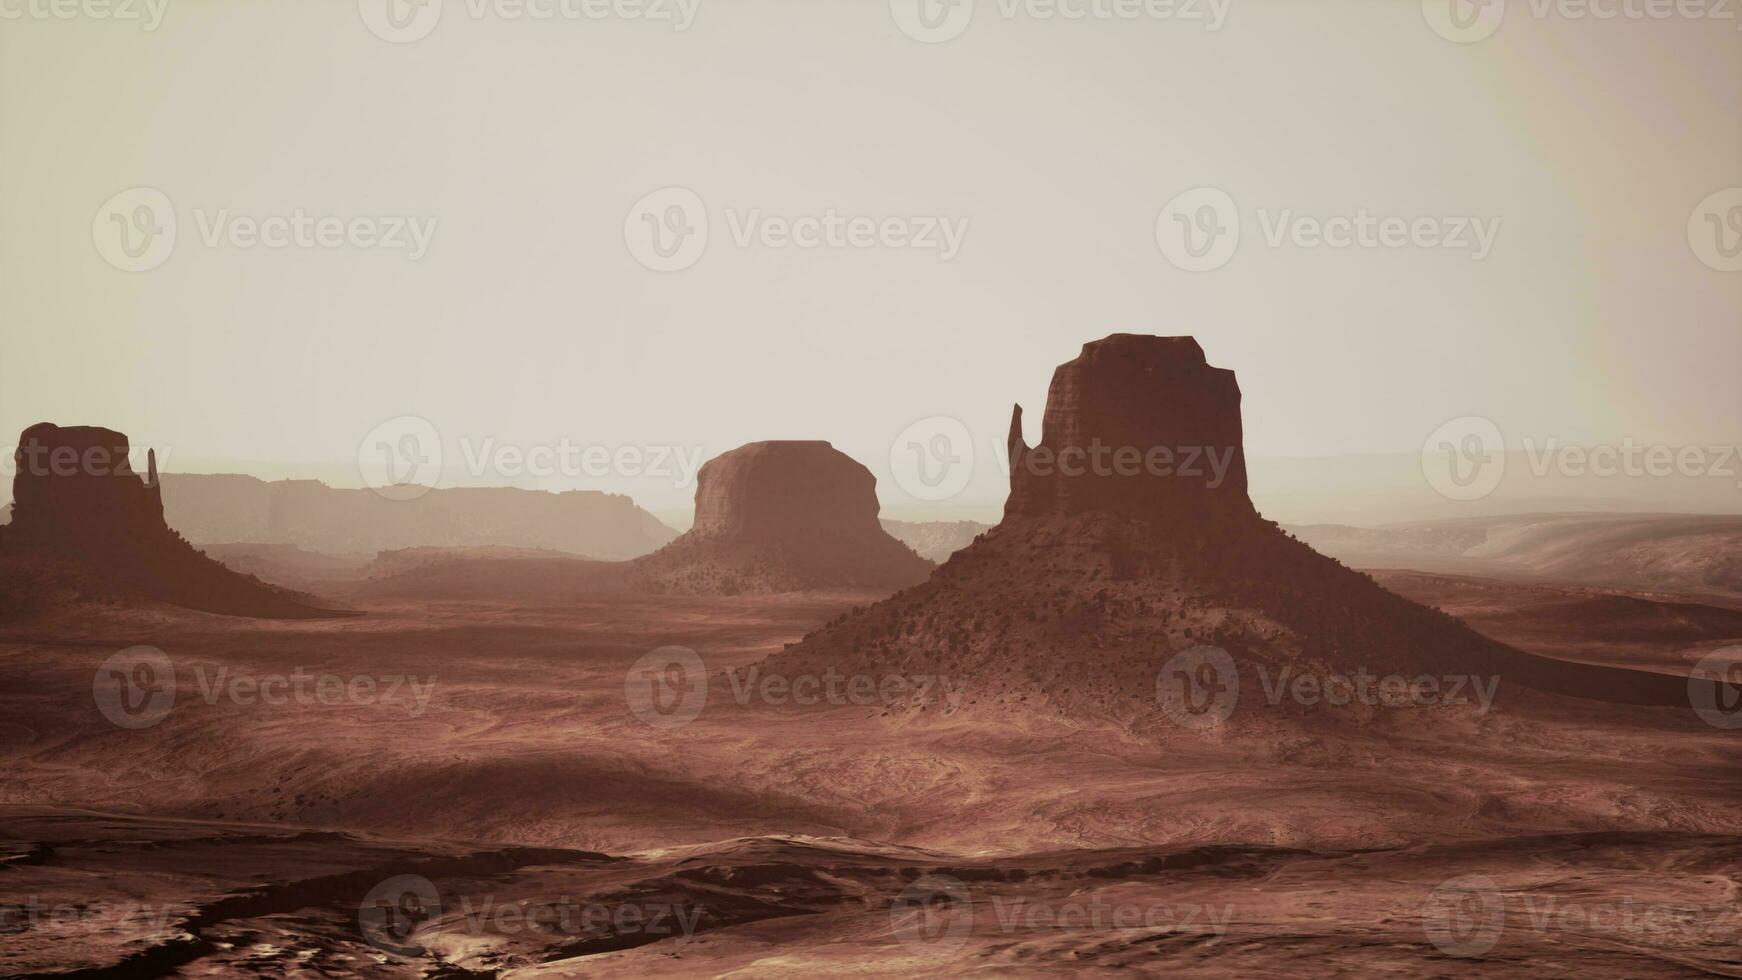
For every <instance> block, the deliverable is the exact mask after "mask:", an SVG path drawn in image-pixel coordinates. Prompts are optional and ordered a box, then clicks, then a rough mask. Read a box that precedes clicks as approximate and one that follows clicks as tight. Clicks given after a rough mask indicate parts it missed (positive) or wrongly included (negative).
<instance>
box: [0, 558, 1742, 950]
mask: <svg viewBox="0 0 1742 980" xmlns="http://www.w3.org/2000/svg"><path fill="white" fill-rule="evenodd" d="M1380 578H1381V581H1382V582H1384V583H1385V584H1386V585H1387V586H1388V587H1390V588H1393V589H1394V590H1396V591H1399V592H1403V593H1404V594H1406V595H1409V596H1410V597H1412V598H1416V599H1418V600H1419V601H1424V602H1428V603H1429V604H1433V605H1439V606H1441V607H1442V608H1444V609H1446V610H1447V611H1448V612H1452V613H1454V614H1457V615H1460V616H1463V617H1465V618H1466V619H1468V621H1470V622H1471V623H1472V625H1475V626H1476V627H1477V628H1478V629H1480V630H1483V631H1485V632H1488V633H1490V635H1493V636H1495V637H1496V638H1497V639H1501V640H1504V641H1506V642H1510V643H1513V644H1515V645H1518V646H1520V647H1522V648H1525V649H1530V650H1533V651H1535V652H1539V653H1543V654H1545V655H1549V656H1557V657H1562V658H1565V659H1577V660H1586V661H1590V662H1606V663H1615V664H1624V665H1627V666H1631V667H1635V668H1637V669H1642V670H1664V671H1668V670H1675V669H1676V668H1677V667H1680V668H1681V669H1683V670H1685V669H1686V665H1687V664H1689V663H1692V662H1693V661H1694V660H1697V659H1698V658H1699V656H1701V655H1703V653H1705V652H1709V651H1710V650H1712V649H1717V648H1719V647H1721V646H1723V645H1725V644H1726V643H1727V642H1731V641H1735V640H1738V639H1742V623H1739V621H1738V617H1739V615H1742V614H1738V613H1737V612H1736V611H1735V610H1733V609H1725V608H1721V607H1719V606H1713V605H1709V604H1707V603H1702V602H1689V601H1685V600H1683V599H1680V598H1677V597H1666V596H1658V595H1651V596H1646V595H1637V594H1622V593H1616V592H1613V591H1604V592H1593V591H1590V590H1560V591H1556V590H1553V589H1548V588H1546V587H1542V586H1523V585H1516V584H1512V585H1508V584H1502V583H1497V582H1489V581H1480V580H1470V579H1454V578H1448V577H1443V576H1425V575H1419V574H1415V573H1382V574H1381V575H1380ZM874 598H876V597H873V596H805V597H771V598H745V597H740V598H730V599H725V598H722V599H694V598H638V599H629V598H625V597H621V596H618V597H611V598H609V599H602V600H600V601H598V602H586V601H580V602H569V603H562V604H550V605H544V604H532V603H509V602H495V601H493V602H459V601H455V602H429V601H422V602H420V601H412V600H405V601H394V602H377V603H370V604H368V605H367V606H366V607H365V609H364V611H365V612H366V615H364V616H360V617H356V618H348V619H333V620H320V621H302V622H268V621H250V620H238V619H230V618H226V617H219V616H207V615H202V614H196V613H188V612H183V611H177V610H170V609H166V608H153V609H129V608H120V607H95V606H93V607H84V608H81V609H78V610H76V611H69V612H66V613H62V614H56V615H55V616H54V617H51V618H49V619H45V620H36V621H33V622H29V623H25V624H14V625H11V626H9V627H6V628H5V629H4V630H0V671H3V672H4V676H5V677H6V679H7V683H6V685H5V687H4V689H3V690H0V752H4V755H5V761H6V772H7V776H6V779H5V781H4V788H3V790H0V792H3V793H4V798H3V802H4V804H5V807H4V809H3V810H0V848H3V850H0V853H3V854H4V855H5V858H6V859H5V861H4V863H0V915H5V916H8V918H6V919H0V930H3V934H5V935H6V940H5V941H4V942H0V973H9V972H19V973H30V972H33V971H41V972H60V971H67V970H72V969H80V968H84V969H92V970H97V971H104V970H110V971H115V970H119V971H123V972H121V973H114V974H113V975H157V976H170V975H190V976H191V975H206V974H212V975H216V974H221V973H233V972H237V971H254V972H259V973H262V974H272V975H285V974H286V973H289V974H290V975H310V976H314V975H323V974H334V975H338V974H343V973H350V972H356V971H360V970H372V971H378V972H380V973H381V974H383V975H418V974H420V973H427V974H429V975H447V976H464V975H498V974H501V975H522V974H524V975H540V974H541V971H544V972H548V974H549V975H553V976H555V975H577V974H580V975H625V976H630V975H648V974H659V973H673V974H702V975H714V974H730V973H733V972H735V971H741V972H742V973H743V975H746V976H751V975H755V976H765V975H771V974H781V973H792V974H795V975H796V974H800V973H806V974H808V973H814V972H816V971H818V970H823V969H827V970H840V971H858V972H864V973H869V974H904V973H914V972H921V973H939V972H975V971H983V972H987V973H994V974H998V975H1012V974H1033V975H1045V974H1051V973H1064V972H1077V971H1081V970H1085V969H1087V970H1091V971H1092V970H1094V969H1096V968H1105V969H1114V968H1126V969H1130V968H1136V969H1141V970H1144V971H1152V972H1166V973H1170V974H1174V975H1209V974H1228V973H1232V974H1238V975H1244V976H1257V975H1281V974H1284V973H1289V974H1298V973H1300V972H1301V971H1303V970H1312V971H1314V972H1315V973H1322V972H1335V971H1346V972H1356V971H1360V972H1363V973H1370V972H1377V973H1381V974H1396V975H1411V976H1416V975H1437V974H1443V975H1468V974H1471V973H1482V972H1489V973H1494V974H1512V973H1519V972H1526V971H1528V972H1530V973H1532V974H1535V975H1537V976H1561V975H1565V976H1589V975H1627V976H1659V975H1662V976H1681V975H1700V974H1705V975H1725V976H1742V906H1739V899H1742V895H1739V888H1742V780H1738V779H1736V773H1737V771H1738V769H1737V758H1736V749H1737V745H1738V743H1737V741H1736V739H1737V737H1738V733H1737V732H1736V731H1735V730H1724V729H1720V728H1717V727H1714V726H1712V725H1709V724H1705V723H1703V722H1702V721H1701V720H1700V719H1699V718H1698V717H1696V716H1695V714H1694V713H1693V712H1692V711H1691V710H1690V711H1680V712H1678V711H1669V710H1666V709H1643V708H1619V707H1613V706H1607V705H1598V704H1590V703H1586V702H1579V701H1574V700H1571V699H1560V698H1553V697H1542V698H1537V699H1532V700H1530V701H1528V703H1522V704H1521V703H1516V702H1514V703H1507V702H1497V703H1495V704H1494V706H1493V707H1492V708H1490V709H1489V710H1486V711H1481V710H1476V709H1475V708H1474V707H1473V706H1472V705H1468V704H1464V705H1443V704H1442V705H1434V706H1429V707H1419V706H1418V707H1400V708H1392V707H1380V708H1378V709H1377V710H1369V711H1366V712H1364V713H1359V714H1356V715H1350V714H1349V713H1347V712H1335V711H1332V710H1331V709H1328V708H1327V709H1324V711H1322V712H1320V711H1319V710H1318V709H1316V708H1312V707H1307V708H1302V707H1301V706H1299V705H1295V706H1293V707H1292V708H1289V709H1287V710H1283V709H1278V710H1276V711H1271V712H1267V711H1266V710H1265V707H1266V706H1264V705H1262V704H1259V705H1251V706H1248V708H1247V709H1245V710H1247V712H1248V714H1247V718H1248V721H1247V723H1246V724H1245V725H1243V726H1242V728H1241V729H1240V733H1239V734H1238V736H1225V735H1224V736H1218V735H1213V734H1207V733H1204V732H1199V731H1190V730H1185V729H1182V728H1178V727H1174V726H1171V725H1169V724H1167V723H1166V722H1165V721H1161V720H1156V721H1154V722H1153V723H1150V722H1147V721H1146V722H1145V724H1143V725H1139V726H1133V725H1132V724H1130V720H1129V719H1112V718H1108V719H1096V718H1082V717H1077V718H1070V719H1066V718H1052V717H1046V716H1044V715H1043V714H1028V715H1023V716H1000V715H997V714H994V713H993V712H991V711H990V710H988V709H987V708H986V706H984V705H977V704H976V703H975V701H974V684H973V682H974V679H973V678H956V679H939V681H940V683H941V686H940V687H938V688H936V689H935V690H934V691H933V692H932V693H933V695H934V696H932V697H931V698H930V699H929V701H928V703H926V705H925V707H924V708H918V707H914V706H913V705H912V702H911V699H909V700H904V701H902V702H901V703H896V702H895V701H892V700H885V699H884V698H882V697H877V698H873V699H860V700H863V701H865V702H866V703H852V700H851V699H843V700H845V701H846V703H840V704H835V703H829V701H828V700H827V699H824V700H823V701H822V702H821V703H818V704H815V705H810V706H795V705H792V704H790V703H774V702H779V701H780V700H781V698H779V697H775V696H771V695H767V694H766V693H764V692H765V691H766V690H767V689H765V688H760V687H758V688H747V687H744V686H743V685H742V683H741V682H740V683H738V684H734V683H733V682H732V681H731V680H730V679H729V677H728V676H727V675H726V674H723V673H722V672H723V671H727V670H729V669H730V668H735V667H744V666H747V665H752V664H754V663H756V661H758V660H759V659H760V658H762V657H763V656H765V655H767V654H769V653H772V652H774V651H776V650H779V649H780V648H781V646H782V645H783V644H785V643H789V642H793V641H795V640H797V639H798V638H799V637H801V636H802V635H803V634H804V633H805V632H807V631H808V630H809V629H812V628H814V627H816V626H818V625H820V624H822V623H823V622H826V621H827V620H829V619H830V618H832V617H833V616H835V615H837V614H839V613H840V612H842V611H845V610H846V609H849V608H851V607H852V606H853V605H855V604H862V603H866V602H869V601H872V600H873V599H874ZM141 644H145V645H149V646H152V647H156V648H158V649H160V650H162V651H164V653H165V654H167V655H168V656H169V657H170V658H171V660H172V661H173V663H174V665H175V672H176V688H175V698H174V702H173V708H172V709H171V710H170V711H169V713H168V715H167V716H166V717H164V718H162V720H161V721H159V722H157V723H156V724H153V725H151V726H149V727H143V728H137V729H127V728H122V727H119V726H117V725H116V724H113V723H111V721H110V720H109V719H108V718H106V717H105V716H104V714H103V713H102V712H100V711H99V710H98V708H97V706H96V704H95V701H94V698H93V683H94V681H93V678H94V677H95V676H96V675H97V673H98V670H99V667H100V666H101V665H102V664H103V662H104V661H105V660H106V659H107V658H109V657H110V656H112V655H113V654H115V653H116V652H117V651H121V650H123V649H127V648H131V647H134V646H136V645H141ZM671 645H678V646H683V647H687V648H690V649H692V650H694V651H695V652H696V653H697V655H698V656H699V657H700V658H701V660H702V662H703V663H704V664H705V666H706V668H707V671H708V672H709V674H710V675H712V676H713V680H712V683H711V684H710V685H709V686H708V688H707V700H706V704H705V706H704V707H702V708H701V709H700V713H699V714H698V715H697V716H696V717H695V718H694V719H693V720H692V721H689V722H688V723H687V724H681V725H676V724H672V723H670V720H669V718H667V717H666V716H659V715H648V714H647V713H646V712H645V711H643V712H641V713H637V711H636V710H634V705H633V704H632V701H633V696H632V695H629V694H626V690H627V688H626V676H627V675H628V674H629V673H630V672H631V668H632V666H633V665H635V664H636V662H637V661H638V659H640V658H642V657H643V655H645V654H647V653H648V652H649V651H651V650H654V649H655V648H661V647H666V646H671ZM321 675H333V676H334V677H336V678H338V681H337V683H340V684H342V685H344V688H343V691H344V693H343V695H342V696H334V697H329V698H326V699H325V700H327V701H330V702H331V703H322V698H319V697H313V696H311V697H305V698H301V699H298V698H294V697H291V698H279V699H278V700H279V701H281V702H282V703H266V700H267V699H266V698H265V697H263V696H262V694H261V692H262V691H269V690H273V686H272V685H273V681H274V679H278V678H286V679H294V678H297V677H306V678H310V680H309V681H308V682H307V684H308V686H307V687H305V688H304V690H305V691H306V690H313V689H314V687H315V685H314V681H313V680H312V679H313V678H317V677H319V676H321ZM359 678H361V679H362V680H359ZM238 679H242V681H243V682H242V683H241V684H237V680H238ZM782 680H783V681H784V682H786V683H790V682H792V681H793V680H794V679H791V678H785V679H782ZM904 680H906V681H908V682H910V683H912V684H917V683H921V682H922V681H921V680H920V679H904ZM287 689H290V690H294V688H286V687H284V686H282V682H281V686H280V687H278V688H277V690H279V691H280V692H282V691H285V690H287ZM332 690H334V689H329V690H328V693H329V694H331V693H332ZM910 690H911V687H910ZM946 694H947V695H948V696H947V697H945V696H944V695H946ZM1321 714H1322V717H1321ZM650 718H651V719H652V720H651V721H650V720H649V719H650ZM406 876H410V877H406ZM407 881H410V882H412V885H409V886H408V885H406V884H405V882H407ZM383 889H385V891H383ZM384 894H390V895H391V898H390V899H388V900H383V901H382V902H381V903H380V904H377V900H378V899H382V896H383V895H384ZM407 896H411V898H407ZM360 908H362V909H363V910H364V911H363V913H362V914H361V919H360V913H359V909H360ZM575 909H579V910H580V911H579V912H578V913H574V914H569V913H570V912H573V910H575ZM564 910H569V911H567V912H565V911H564ZM370 916H377V917H379V916H385V917H386V918H385V919H372V918H370ZM656 917H657V918H658V920H659V921H658V922H657V923H656V922H655V921H654V920H655V918H656ZM400 927H404V928H400ZM384 935H385V936H386V937H387V938H385V939H384V938H383V936H384ZM465 971H474V972H472V973H468V972H465ZM90 975H100V972H99V973H98V974H90Z"/></svg>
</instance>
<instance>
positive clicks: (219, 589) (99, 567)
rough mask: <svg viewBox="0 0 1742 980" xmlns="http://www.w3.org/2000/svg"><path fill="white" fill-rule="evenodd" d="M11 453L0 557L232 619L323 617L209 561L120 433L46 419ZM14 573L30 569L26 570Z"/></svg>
mask: <svg viewBox="0 0 1742 980" xmlns="http://www.w3.org/2000/svg"><path fill="white" fill-rule="evenodd" d="M18 447H19V448H18V451H17V452H16V453H15V454H14V457H13V459H14V462H15V464H16V466H17V471H16V475H15V476H14V477H13V479H12V498H13V509H12V521H11V523H10V524H8V525H7V526H6V527H5V528H4V536H3V537H0V554H4V555H5V556H6V557H8V558H16V559H19V560H21V561H24V562H27V563H28V562H33V561H34V562H42V561H47V562H52V563H56V564H58V565H62V566H69V567H76V568H77V569H79V570H80V571H81V572H82V573H83V574H84V575H86V576H88V577H89V578H90V579H92V580H95V581H100V582H102V583H104V588H105V590H107V591H115V592H119V593H122V594H127V595H134V596H143V597H146V598H152V599H157V600H160V601H163V602H169V603H172V604H175V605H180V606H186V607H188V608H191V609H201V610H205V611H207V612H218V613H226V614H230V615H240V616H274V617H277V616H308V615H319V614H322V611H321V610H317V609H314V608H313V607H312V606H310V605H308V604H306V603H304V602H303V601H302V598H303V597H301V596H297V595H295V594H294V593H289V592H285V591H284V590H281V589H276V588H273V587H271V586H268V585H266V584H265V583H263V582H261V581H259V580H258V579H255V578H252V577H250V576H244V575H239V574H237V573H236V572H233V571H231V570H230V569H228V568H225V567H224V566H223V565H221V564H219V563H218V562H215V561H213V560H212V559H210V558H207V557H206V556H205V555H204V554H202V553H200V552H199V551H197V550H195V549H194V548H193V546H192V545H189V544H188V543H187V541H185V540H183V538H182V536H181V535H179V534H177V533H176V532H175V531H173V530H171V529H170V527H169V525H168V524H167V523H165V522H164V519H163V497H162V493H161V487H160V485H159V483H158V480H157V457H156V454H155V453H151V454H150V457H149V458H150V461H151V462H150V465H149V473H148V477H149V478H148V479H147V480H145V481H141V480H140V479H139V476H138V475H137V474H136V473H134V472H133V468H132V466H131V465H130V464H129V462H128V459H127V456H128V451H129V449H130V448H131V447H130V446H129V444H128V441H127V437H126V436H125V435H123V434H121V433H119V432H116V431H114V430H112V429H104V428H98V427H95V426H70V427H66V428H63V427H61V426H58V425H54V424H52V423H48V422H42V423H38V424H36V425H33V426H31V427H30V428H28V429H25V430H24V433H23V434H22V435H20V436H19V439H18ZM14 570H15V571H17V572H18V574H21V575H24V576H27V577H28V576H30V575H32V574H36V573H35V572H33V571H32V570H30V569H28V568H22V569H14Z"/></svg>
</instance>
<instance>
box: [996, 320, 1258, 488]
mask: <svg viewBox="0 0 1742 980" xmlns="http://www.w3.org/2000/svg"><path fill="white" fill-rule="evenodd" d="M1242 442H1243V436H1242V431H1241V424H1240V385H1239V383H1238V382H1237V381H1236V380H1235V379H1234V372H1233V371H1230V370H1227V369H1224V368H1216V367H1211V366H1210V365H1209V364H1208V362H1206V361H1205V359H1204V350H1203V348H1202V347H1200V346H1198V342H1197V341H1196V340H1195V339H1193V338H1191V337H1152V336H1145V335H1141V334H1113V335H1112V336H1110V337H1107V338H1105V339H1103V340H1097V341H1093V342H1090V343H1087V344H1084V345H1083V352H1082V353H1081V354H1080V355H1078V356H1077V358H1076V359H1075V360H1073V361H1069V362H1067V363H1065V364H1061V365H1059V367H1058V369H1057V370H1055V371H1054V372H1053V376H1052V386H1051V387H1050V388H1049V389H1048V391H1047V402H1046V417H1045V419H1044V421H1043V422H1042V428H1041V440H1040V444H1039V445H1037V446H1034V447H1033V448H1030V447H1028V446H1027V445H1026V444H1025V443H1024V441H1023V438H1022V407H1021V406H1020V405H1019V406H1017V407H1016V411H1015V414H1014V416H1013V418H1012V419H1011V427H1010V466H1011V475H1010V498H1009V501H1008V502H1007V503H1006V504H1005V506H1004V516H1005V520H1006V521H1010V520H1012V519H1022V518H1033V517H1044V516H1049V515H1071V514H1081V513H1085V512H1089V511H1110V512H1114V513H1120V514H1126V515H1132V516H1141V517H1160V518H1164V519H1170V520H1172V519H1181V518H1184V519H1203V518H1212V517H1229V518H1236V519H1237V518H1248V517H1255V516H1256V512H1255V511H1254V510H1253V508H1252V502H1251V500H1250V499H1249V498H1248V497H1247V491H1246V455H1245V450H1244V448H1243V445H1242Z"/></svg>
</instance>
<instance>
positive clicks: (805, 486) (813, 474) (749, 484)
mask: <svg viewBox="0 0 1742 980" xmlns="http://www.w3.org/2000/svg"><path fill="white" fill-rule="evenodd" d="M877 511H878V504H877V480H876V478H875V477H873V476H872V475H871V471H870V470H868V469H866V468H865V467H863V466H861V465H859V464H858V463H857V462H854V461H853V459H852V457H850V456H848V455H847V454H846V453H843V452H840V451H839V450H837V449H835V447H833V446H831V445H829V444H828V443H826V442H753V443H750V444H749V445H747V446H740V447H739V448H737V449H734V450H732V451H731V452H729V453H726V454H724V455H722V456H716V457H714V458H713V459H710V460H708V462H707V463H706V464H705V465H704V466H703V467H702V469H701V472H700V474H698V476H697V483H696V522H695V525H694V530H695V531H697V532H699V533H701V534H707V535H718V536H722V537H739V538H743V539H746V540H753V541H774V540H780V539H787V538H794V537H809V536H813V535H815V534H817V533H821V532H830V533H834V532H839V533H844V534H871V533H873V532H875V533H877V534H881V533H883V532H882V528H881V527H880V525H879V524H878V523H877Z"/></svg>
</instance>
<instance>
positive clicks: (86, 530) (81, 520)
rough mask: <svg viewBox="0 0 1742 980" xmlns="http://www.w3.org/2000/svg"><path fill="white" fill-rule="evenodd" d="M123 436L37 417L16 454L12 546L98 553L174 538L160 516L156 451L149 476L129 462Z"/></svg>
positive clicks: (11, 531)
mask: <svg viewBox="0 0 1742 980" xmlns="http://www.w3.org/2000/svg"><path fill="white" fill-rule="evenodd" d="M130 450H131V447H130V446H129V444H128V442H127V437H126V436H125V435H123V434H122V433H119V432H116V431H114V430H113V429H104V428H100V427H97V426H83V425H81V426H66V427H62V426H58V425H54V424H53V423H50V422H40V423H38V424H36V425H33V426H31V427H30V428H28V429H25V430H24V433H23V434H22V435H20V436H19V439H18V450H17V452H16V453H14V454H13V462H14V464H15V466H16V468H15V471H14V476H13V478H12V501H13V506H12V524H11V528H10V530H9V532H8V538H9V539H10V540H11V541H12V542H13V543H15V544H19V545H32V546H36V547H44V548H49V549H52V550H55V551H62V552H71V553H78V554H83V555H101V554H103V553H106V552H110V551H113V550H115V549H117V548H126V547H133V546H136V545H137V542H138V541H139V539H140V538H141V537H142V536H143V537H146V538H150V537H156V536H162V537H165V538H169V537H173V535H174V532H172V531H171V530H170V529H169V525H167V524H165V523H164V520H163V496H162V488H161V487H160V486H159V484H158V480H157V454H156V452H155V451H153V452H152V453H151V454H150V464H149V478H148V479H147V480H145V481H143V482H142V481H141V480H140V479H139V476H138V474H136V473H134V472H133V467H132V465H131V464H130V463H129V462H128V453H129V452H130Z"/></svg>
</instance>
